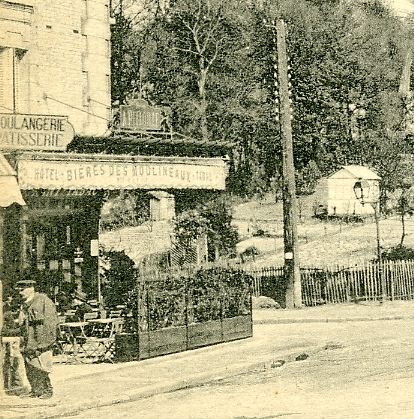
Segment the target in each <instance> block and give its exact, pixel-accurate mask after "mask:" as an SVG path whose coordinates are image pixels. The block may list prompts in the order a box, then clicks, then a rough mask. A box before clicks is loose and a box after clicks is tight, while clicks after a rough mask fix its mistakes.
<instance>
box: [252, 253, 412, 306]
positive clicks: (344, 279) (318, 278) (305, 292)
mask: <svg viewBox="0 0 414 419" xmlns="http://www.w3.org/2000/svg"><path fill="white" fill-rule="evenodd" d="M248 273H249V274H250V275H251V276H252V278H253V295H254V296H256V297H258V296H260V295H264V296H267V297H271V298H273V299H274V300H275V301H277V302H279V303H280V304H281V305H282V307H283V306H284V300H285V292H286V282H285V279H284V275H283V268H281V267H271V268H262V269H258V270H249V271H248ZM381 279H383V280H384V283H385V284H386V290H385V295H386V297H387V299H389V300H407V299H414V260H409V261H404V260H401V261H395V262H394V261H384V262H383V263H382V265H381V266H379V263H376V262H370V263H366V264H363V265H358V266H354V267H349V268H338V267H336V268H325V269H316V268H301V284H302V301H303V304H304V305H306V306H315V305H318V304H325V303H343V302H351V301H361V300H379V299H381V298H382V289H381V282H382V281H381Z"/></svg>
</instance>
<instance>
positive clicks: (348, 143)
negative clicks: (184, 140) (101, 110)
mask: <svg viewBox="0 0 414 419" xmlns="http://www.w3.org/2000/svg"><path fill="white" fill-rule="evenodd" d="M268 3H269V4H267V2H258V3H257V4H255V3H253V2H251V3H248V2H243V1H239V0H226V1H224V0H196V1H194V0H175V1H171V2H170V6H169V8H166V9H165V10H163V11H160V10H158V9H157V10H158V12H157V13H155V14H154V15H153V19H152V21H151V22H150V23H148V22H149V21H148V20H146V24H145V25H141V27H140V29H138V27H134V28H133V27H131V26H127V29H128V31H129V33H130V35H129V36H128V37H127V38H125V39H128V40H130V41H131V47H130V48H129V50H128V53H127V54H126V57H127V58H126V64H127V65H126V67H122V66H120V65H119V66H118V67H117V69H115V70H116V71H122V72H123V73H122V74H124V78H122V77H121V78H120V79H119V84H121V83H123V82H125V84H124V85H123V87H122V88H121V87H120V86H118V85H116V86H115V87H116V88H115V93H114V94H117V95H118V96H117V98H118V99H119V100H121V101H122V100H123V98H124V97H125V94H124V93H122V94H118V93H116V92H118V91H122V92H124V91H127V90H128V89H127V86H128V83H129V87H130V89H134V88H137V86H147V87H149V88H147V89H146V90H145V89H144V90H145V92H146V94H147V97H148V99H149V100H150V101H151V102H152V103H156V104H162V105H168V106H171V107H172V111H173V115H172V122H173V126H174V129H175V130H176V131H179V132H181V133H183V134H186V135H189V136H191V137H193V138H196V139H200V140H221V139H226V140H229V141H232V142H234V143H235V144H236V145H235V147H234V149H233V150H232V151H231V154H232V164H231V168H230V175H229V182H228V187H229V190H231V191H233V192H236V193H237V194H239V195H242V196H250V195H254V194H263V193H264V192H266V191H267V190H269V188H275V184H274V183H275V182H276V181H277V180H278V179H279V173H281V167H280V153H281V147H280V138H279V127H278V124H277V123H276V121H275V118H274V117H275V101H274V99H275V93H277V92H275V85H274V71H275V70H274V56H275V54H277V51H276V50H275V40H274V38H275V33H274V30H273V29H272V28H271V26H272V25H271V22H272V21H274V20H276V19H279V18H283V19H284V20H285V21H286V23H287V27H288V55H289V58H290V62H289V65H290V74H291V82H292V102H293V121H292V128H293V138H294V153H295V165H296V169H297V172H298V177H297V178H298V180H301V179H302V180H303V179H305V178H306V177H307V176H308V175H309V167H310V166H309V165H314V164H315V165H316V168H315V170H314V169H312V173H314V174H315V173H317V172H319V173H320V174H321V175H327V174H329V173H331V172H332V171H333V170H335V169H337V168H338V167H339V166H341V165H344V164H365V165H368V166H370V167H372V168H374V169H376V170H377V171H378V173H379V175H380V176H382V178H383V185H382V186H383V187H384V188H395V187H396V184H397V183H398V171H399V167H398V156H399V153H401V152H402V151H405V150H408V151H409V150H410V148H409V146H410V144H409V143H407V141H406V138H405V137H404V136H403V135H400V129H401V124H402V119H403V116H404V106H403V103H402V101H401V97H400V96H398V87H399V82H400V77H401V71H402V65H403V64H402V63H403V59H404V54H405V52H404V51H405V49H404V45H403V44H404V42H405V41H404V40H405V37H406V30H405V29H404V27H403V24H402V22H400V20H398V19H397V18H396V17H394V16H393V15H392V14H391V13H390V12H389V10H387V8H386V7H384V6H383V5H382V3H381V2H379V1H371V2H365V1H357V0H344V1H339V0H338V1H337V0H331V1H319V0H295V1H293V0H280V1H278V2H268ZM264 21H266V22H267V23H266V24H265V23H264ZM121 38H122V36H121ZM117 39H119V37H118V38H117V37H116V36H115V37H114V40H115V41H116V40H117ZM122 39H124V38H122ZM126 44H127V43H126ZM124 45H125V43H124ZM127 45H129V44H127ZM115 48H116V42H115ZM115 52H116V54H115V55H114V58H113V62H114V63H115V62H118V61H119V63H121V62H122V57H121V55H122V54H121V52H120V54H118V53H117V50H115ZM117 57H121V58H119V59H118V58H117ZM125 73H128V74H127V75H128V77H129V81H128V82H127V81H126V79H128V77H127V76H126V75H125ZM116 79H117V77H114V81H115V82H116ZM117 83H118V82H117ZM311 162H312V163H311ZM316 169H317V170H316ZM312 181H313V180H312ZM302 183H303V182H302ZM299 186H300V185H299ZM276 189H277V187H276ZM299 189H301V188H299Z"/></svg>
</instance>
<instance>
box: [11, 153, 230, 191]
mask: <svg viewBox="0 0 414 419" xmlns="http://www.w3.org/2000/svg"><path fill="white" fill-rule="evenodd" d="M210 160H211V159H210ZM226 175H227V171H226V166H225V163H224V162H223V161H222V160H220V159H217V163H216V164H213V165H211V164H203V163H202V162H198V163H195V162H193V163H191V162H189V163H183V162H173V161H167V162H163V161H130V162H120V161H97V160H92V161H73V160H70V157H69V156H68V157H67V160H66V161H62V160H57V161H54V160H39V159H35V160H24V159H22V160H19V162H18V179H19V185H20V188H21V189H24V190H28V189H68V190H71V189H156V188H163V189H166V188H177V189H219V190H223V189H225V179H226Z"/></svg>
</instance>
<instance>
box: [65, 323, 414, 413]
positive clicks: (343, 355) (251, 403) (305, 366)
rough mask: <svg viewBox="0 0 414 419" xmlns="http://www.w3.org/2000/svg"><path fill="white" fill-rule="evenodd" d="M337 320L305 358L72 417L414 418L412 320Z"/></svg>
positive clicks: (413, 339) (413, 325)
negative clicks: (321, 346) (322, 344)
mask: <svg viewBox="0 0 414 419" xmlns="http://www.w3.org/2000/svg"><path fill="white" fill-rule="evenodd" d="M302 326H303V327H306V325H302ZM320 326H321V327H322V326H323V325H320ZM336 326H337V327H336V328H335V329H336V330H335V331H334V330H332V332H334V333H332V337H333V339H334V340H333V341H332V343H330V344H329V345H328V346H327V349H326V350H324V351H322V352H319V353H316V354H312V355H311V356H309V357H308V358H307V359H304V360H300V361H295V362H288V363H286V364H284V365H282V366H279V367H278V366H277V365H279V364H278V363H277V358H275V360H274V363H273V366H274V367H272V365H268V366H267V368H259V369H258V370H256V371H254V372H250V373H247V374H243V375H239V376H236V377H228V378H223V379H221V378H220V377H217V378H216V379H215V380H214V381H212V382H209V383H206V384H204V385H202V386H199V387H194V388H189V389H184V390H179V391H175V392H170V393H166V394H160V395H155V396H152V397H149V398H146V399H141V400H138V401H133V402H129V403H122V404H117V405H113V406H109V407H104V408H100V409H92V410H88V411H85V412H83V413H81V414H79V415H78V416H70V418H74V419H95V418H96V419H98V418H101V417H111V418H113V419H121V418H122V419H128V418H131V419H133V418H145V419H160V418H168V419H273V418H279V417H283V418H295V419H305V418H306V419H327V418H331V419H334V418H335V419H342V418H353V419H354V418H375V419H377V418H380V419H382V418H384V419H385V418H387V419H394V418H398V419H400V418H402V419H412V418H414V399H413V397H412V388H413V385H414V355H413V345H414V334H413V332H414V322H413V321H412V320H397V321H391V320H389V321H376V322H350V323H346V324H342V326H341V325H339V324H337V325H336ZM309 327H314V328H315V325H309ZM326 327H327V329H329V327H328V325H326ZM341 330H342V332H341ZM315 332H316V328H315ZM177 373H178V372H177ZM64 419H65V418H64ZM67 419H69V417H67Z"/></svg>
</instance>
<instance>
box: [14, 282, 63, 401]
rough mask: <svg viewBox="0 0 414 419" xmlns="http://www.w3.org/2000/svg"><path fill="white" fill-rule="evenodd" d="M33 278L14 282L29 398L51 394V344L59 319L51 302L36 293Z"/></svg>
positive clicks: (45, 397)
mask: <svg viewBox="0 0 414 419" xmlns="http://www.w3.org/2000/svg"><path fill="white" fill-rule="evenodd" d="M35 284H36V281H34V280H31V279H24V280H21V281H18V282H17V284H16V285H17V288H18V290H19V294H20V295H21V297H22V298H23V304H22V306H21V309H20V314H19V324H20V325H21V326H22V337H23V339H22V353H23V357H24V362H25V366H26V374H27V378H28V380H29V382H30V385H31V387H32V390H31V392H30V393H29V396H30V397H38V398H41V399H48V398H50V397H52V395H53V387H52V384H51V382H50V378H49V374H50V372H51V371H52V361H53V354H52V347H53V344H54V343H55V341H56V329H57V325H58V318H57V313H56V307H55V304H54V303H53V301H52V300H51V299H50V298H49V297H48V296H47V295H46V294H42V293H39V292H36V291H35V289H34V286H35Z"/></svg>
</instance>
